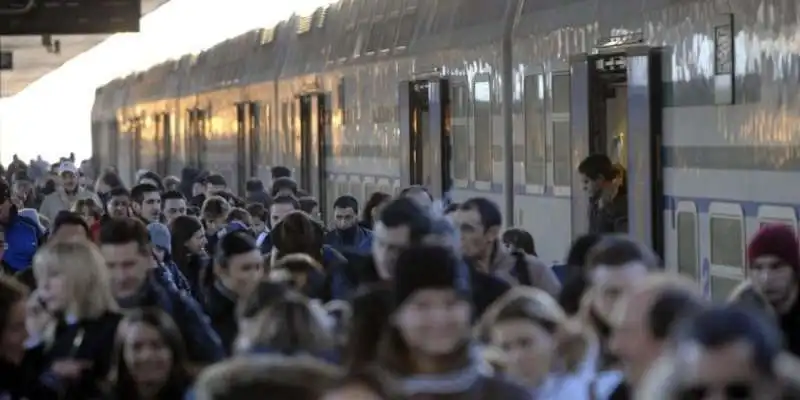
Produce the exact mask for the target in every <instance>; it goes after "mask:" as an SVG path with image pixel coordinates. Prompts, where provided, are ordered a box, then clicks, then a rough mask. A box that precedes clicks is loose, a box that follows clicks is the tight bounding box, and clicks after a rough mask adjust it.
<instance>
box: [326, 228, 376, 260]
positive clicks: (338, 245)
mask: <svg viewBox="0 0 800 400" xmlns="http://www.w3.org/2000/svg"><path fill="white" fill-rule="evenodd" d="M354 239H355V240H353V243H355V246H346V245H345V244H344V243H343V242H342V235H341V233H340V232H339V230H338V229H333V230H331V231H330V232H328V233H327V234H326V235H325V244H327V245H328V246H331V247H333V248H335V249H337V250H354V251H356V252H359V253H368V252H370V251H372V231H371V230H369V229H365V228H364V227H362V226H360V225H356V234H355V238H354Z"/></svg>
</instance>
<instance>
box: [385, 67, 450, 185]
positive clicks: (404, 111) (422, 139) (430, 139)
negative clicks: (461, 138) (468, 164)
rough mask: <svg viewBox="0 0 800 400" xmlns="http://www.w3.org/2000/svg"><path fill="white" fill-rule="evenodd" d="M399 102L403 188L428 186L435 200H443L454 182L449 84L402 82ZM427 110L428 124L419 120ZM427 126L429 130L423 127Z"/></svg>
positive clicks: (443, 79)
mask: <svg viewBox="0 0 800 400" xmlns="http://www.w3.org/2000/svg"><path fill="white" fill-rule="evenodd" d="M426 92H427V93H426ZM398 100H399V104H398V106H399V118H400V121H399V123H400V185H401V187H408V186H411V185H421V186H425V187H426V188H427V189H428V190H429V192H430V193H431V194H432V195H433V196H434V198H437V199H444V198H445V197H446V195H447V192H448V191H449V190H450V189H451V186H452V182H453V180H452V143H450V141H451V140H452V137H451V132H450V101H451V98H450V80H449V79H448V78H446V77H433V78H420V79H412V80H407V81H401V82H400V83H399V84H398ZM424 108H427V109H426V110H425V111H427V121H424V120H423V119H424V118H420V117H421V116H423V115H424V114H423V112H422V110H423V109H424ZM426 122H427V126H425V125H421V124H424V123H426ZM424 127H427V128H428V129H427V131H424ZM420 130H423V131H422V132H420ZM426 165H430V166H431V167H426Z"/></svg>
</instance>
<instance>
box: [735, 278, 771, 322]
mask: <svg viewBox="0 0 800 400" xmlns="http://www.w3.org/2000/svg"><path fill="white" fill-rule="evenodd" d="M728 303H731V304H736V305H739V306H742V307H748V308H751V309H753V310H758V311H763V312H765V313H767V314H769V315H775V310H774V309H773V308H772V305H771V304H770V303H769V300H767V297H766V296H764V293H761V291H760V290H758V288H756V287H755V286H753V282H752V281H751V280H749V279H747V280H745V281H743V282H742V283H740V284H739V285H738V286H736V287H735V288H734V289H733V290H732V291H731V293H730V295H729V296H728Z"/></svg>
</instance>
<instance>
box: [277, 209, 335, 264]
mask: <svg viewBox="0 0 800 400" xmlns="http://www.w3.org/2000/svg"><path fill="white" fill-rule="evenodd" d="M270 237H271V238H272V243H273V245H274V249H275V250H277V251H278V253H279V257H281V256H282V255H287V254H294V253H302V254H307V255H309V256H311V257H313V258H314V259H317V260H319V259H320V258H321V250H322V245H323V229H322V226H321V225H320V224H318V223H316V222H314V221H312V220H311V218H309V217H308V215H306V213H304V212H302V211H294V212H292V213H289V214H287V215H286V216H285V217H284V218H283V219H282V220H281V221H280V222H279V223H277V224H276V225H275V226H274V227H273V229H272V231H271V232H270Z"/></svg>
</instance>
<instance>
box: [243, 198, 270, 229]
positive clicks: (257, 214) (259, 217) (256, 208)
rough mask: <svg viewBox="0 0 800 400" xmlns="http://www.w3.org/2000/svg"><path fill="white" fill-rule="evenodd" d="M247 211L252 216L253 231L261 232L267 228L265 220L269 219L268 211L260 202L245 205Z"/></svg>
mask: <svg viewBox="0 0 800 400" xmlns="http://www.w3.org/2000/svg"><path fill="white" fill-rule="evenodd" d="M247 212H248V213H249V214H250V216H251V217H252V218H253V231H254V232H256V233H261V232H264V231H266V230H267V221H268V220H269V213H268V212H267V209H266V208H265V207H264V205H263V204H261V203H253V204H248V205H247Z"/></svg>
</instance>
